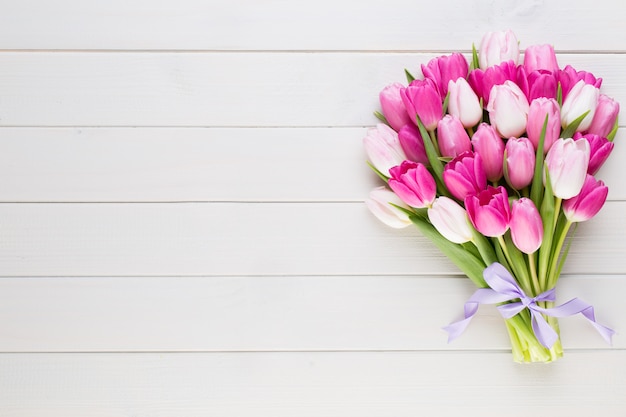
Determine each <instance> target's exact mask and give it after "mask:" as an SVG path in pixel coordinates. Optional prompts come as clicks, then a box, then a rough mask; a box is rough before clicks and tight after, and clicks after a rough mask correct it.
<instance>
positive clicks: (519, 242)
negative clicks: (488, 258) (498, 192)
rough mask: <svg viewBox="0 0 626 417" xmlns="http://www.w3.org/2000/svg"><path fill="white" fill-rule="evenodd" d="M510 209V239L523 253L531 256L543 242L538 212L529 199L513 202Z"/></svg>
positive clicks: (524, 198)
mask: <svg viewBox="0 0 626 417" xmlns="http://www.w3.org/2000/svg"><path fill="white" fill-rule="evenodd" d="M512 206H513V207H512V208H511V223H510V227H511V239H512V240H513V244H514V245H515V247H516V248H517V249H519V250H521V251H522V252H524V253H528V254H531V253H533V252H535V251H537V249H539V247H540V246H541V242H542V241H543V222H542V221H541V215H540V214H539V210H537V207H535V203H533V201H532V200H531V199H530V198H526V197H522V198H520V199H519V200H515V201H514V202H513V204H512Z"/></svg>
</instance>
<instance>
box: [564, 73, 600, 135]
mask: <svg viewBox="0 0 626 417" xmlns="http://www.w3.org/2000/svg"><path fill="white" fill-rule="evenodd" d="M599 97H600V90H599V89H598V88H597V87H595V86H593V85H591V84H586V83H585V82H584V81H583V80H580V81H578V82H577V83H576V85H574V87H573V88H572V89H571V91H570V92H569V94H568V95H567V98H566V99H565V100H564V101H563V106H562V107H561V126H563V128H566V127H567V126H569V124H570V123H572V122H573V121H574V120H576V119H577V118H578V117H580V116H582V115H583V114H584V113H585V112H587V111H588V112H589V113H587V116H585V118H584V119H583V121H582V122H581V123H580V125H579V126H578V128H577V129H576V131H577V132H583V131H585V130H587V129H588V128H589V126H591V121H592V120H593V116H594V115H595V112H596V108H597V107H598V99H599Z"/></svg>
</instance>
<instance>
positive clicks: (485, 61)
mask: <svg viewBox="0 0 626 417" xmlns="http://www.w3.org/2000/svg"><path fill="white" fill-rule="evenodd" d="M509 60H513V62H514V63H515V65H517V62H518V61H519V45H518V43H517V38H516V37H515V34H514V33H513V31H511V30H507V31H506V32H487V33H486V34H485V35H484V36H483V38H482V40H481V42H480V48H479V50H478V61H479V63H480V68H481V69H483V70H485V69H487V68H489V67H492V66H494V65H498V64H500V63H502V62H504V61H509Z"/></svg>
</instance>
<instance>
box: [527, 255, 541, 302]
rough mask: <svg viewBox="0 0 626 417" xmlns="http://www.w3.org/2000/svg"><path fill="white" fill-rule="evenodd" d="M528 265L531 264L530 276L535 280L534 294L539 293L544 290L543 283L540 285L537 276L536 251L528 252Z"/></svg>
mask: <svg viewBox="0 0 626 417" xmlns="http://www.w3.org/2000/svg"><path fill="white" fill-rule="evenodd" d="M528 265H530V277H531V278H532V280H533V290H534V292H535V293H534V294H533V295H538V294H541V293H542V292H543V289H542V288H541V285H539V277H538V276H537V260H536V259H535V252H533V253H529V254H528Z"/></svg>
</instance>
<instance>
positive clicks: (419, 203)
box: [389, 161, 437, 208]
mask: <svg viewBox="0 0 626 417" xmlns="http://www.w3.org/2000/svg"><path fill="white" fill-rule="evenodd" d="M389 173H390V174H391V178H390V179H389V187H391V189H392V190H393V191H394V192H395V193H396V194H397V195H398V197H400V200H402V201H404V202H405V203H406V204H408V205H409V206H411V207H415V208H424V207H430V206H431V205H432V203H433V201H434V200H435V197H436V194H437V185H436V184H435V179H434V178H433V176H432V175H431V174H430V172H428V170H427V169H426V167H425V166H424V165H422V164H418V163H415V162H412V161H404V162H403V163H402V164H401V165H400V166H397V167H393V168H391V169H390V170H389Z"/></svg>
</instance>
